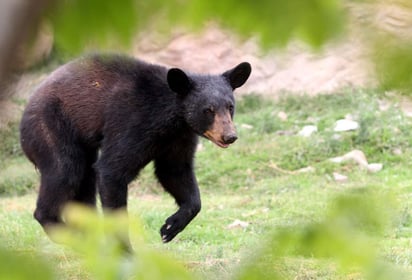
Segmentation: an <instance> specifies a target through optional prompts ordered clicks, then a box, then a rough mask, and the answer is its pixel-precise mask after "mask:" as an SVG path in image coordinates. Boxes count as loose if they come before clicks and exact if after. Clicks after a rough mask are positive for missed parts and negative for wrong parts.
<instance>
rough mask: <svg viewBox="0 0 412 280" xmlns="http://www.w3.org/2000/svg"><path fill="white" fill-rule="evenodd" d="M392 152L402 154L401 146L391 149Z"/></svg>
mask: <svg viewBox="0 0 412 280" xmlns="http://www.w3.org/2000/svg"><path fill="white" fill-rule="evenodd" d="M392 153H393V154H394V155H397V156H400V155H401V154H403V152H402V149H401V148H395V149H393V150H392Z"/></svg>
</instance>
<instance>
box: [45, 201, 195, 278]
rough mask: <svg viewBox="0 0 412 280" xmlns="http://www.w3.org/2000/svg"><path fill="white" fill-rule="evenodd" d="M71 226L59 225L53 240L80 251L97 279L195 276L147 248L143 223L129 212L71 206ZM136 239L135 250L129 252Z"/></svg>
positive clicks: (68, 218)
mask: <svg viewBox="0 0 412 280" xmlns="http://www.w3.org/2000/svg"><path fill="white" fill-rule="evenodd" d="M64 217H65V221H66V224H67V226H65V227H60V228H56V229H55V230H54V231H53V232H52V236H53V239H54V240H56V241H58V242H60V243H63V244H65V245H67V246H69V248H72V249H73V250H74V251H76V252H78V253H80V254H81V255H82V257H83V260H84V265H85V267H86V268H87V269H88V271H90V272H91V273H92V275H93V276H94V279H102V280H113V279H148V280H161V279H176V280H177V279H183V280H184V279H194V278H193V277H192V276H191V275H190V274H189V272H188V271H187V270H186V269H185V268H184V267H183V266H182V265H181V264H179V263H178V262H176V261H174V260H173V259H172V258H169V257H168V256H166V255H164V254H162V253H161V252H157V251H154V250H152V249H151V248H149V247H147V245H145V243H144V233H143V231H142V226H141V225H140V223H139V222H138V221H137V220H136V219H133V220H132V219H129V218H128V216H127V213H126V212H125V211H118V212H113V213H106V215H105V217H104V218H103V217H102V216H101V215H98V213H97V212H96V211H95V210H94V209H90V208H87V207H84V206H80V205H69V206H68V207H67V208H66V209H65V211H64ZM129 232H130V237H131V238H132V242H133V245H134V247H135V251H133V252H130V251H127V250H128V249H130V248H126V247H125V246H128V245H129V244H128V242H129V241H128V239H129Z"/></svg>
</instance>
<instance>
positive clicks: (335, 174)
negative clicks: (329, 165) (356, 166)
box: [333, 172, 348, 183]
mask: <svg viewBox="0 0 412 280" xmlns="http://www.w3.org/2000/svg"><path fill="white" fill-rule="evenodd" d="M333 179H334V180H335V181H336V182H340V183H343V182H346V181H347V180H348V176H345V175H343V174H340V173H338V172H333Z"/></svg>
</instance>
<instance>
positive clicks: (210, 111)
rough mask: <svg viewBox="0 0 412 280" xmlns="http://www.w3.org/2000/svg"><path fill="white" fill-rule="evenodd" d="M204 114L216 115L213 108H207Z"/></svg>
mask: <svg viewBox="0 0 412 280" xmlns="http://www.w3.org/2000/svg"><path fill="white" fill-rule="evenodd" d="M204 112H205V114H207V115H214V114H215V110H214V109H213V107H209V108H206V109H205V110H204Z"/></svg>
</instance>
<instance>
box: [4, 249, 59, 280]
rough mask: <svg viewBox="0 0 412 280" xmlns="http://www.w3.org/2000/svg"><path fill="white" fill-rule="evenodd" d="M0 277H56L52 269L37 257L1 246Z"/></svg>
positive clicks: (11, 279) (24, 279)
mask: <svg viewBox="0 0 412 280" xmlns="http://www.w3.org/2000/svg"><path fill="white" fill-rule="evenodd" d="M0 279H1V280H27V279H42V280H50V279H54V277H53V273H52V270H51V269H50V268H49V267H48V266H47V265H46V264H45V263H44V262H42V261H41V260H39V259H38V258H37V257H34V256H29V255H27V254H16V252H10V251H7V250H5V249H3V248H0Z"/></svg>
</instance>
